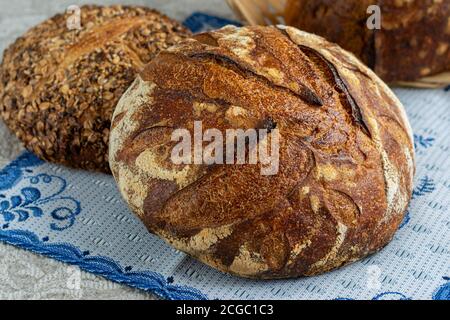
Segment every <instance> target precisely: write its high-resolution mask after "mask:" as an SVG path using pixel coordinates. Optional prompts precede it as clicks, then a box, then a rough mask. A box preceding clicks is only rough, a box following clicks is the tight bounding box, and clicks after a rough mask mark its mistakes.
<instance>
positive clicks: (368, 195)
mask: <svg viewBox="0 0 450 320" xmlns="http://www.w3.org/2000/svg"><path fill="white" fill-rule="evenodd" d="M196 120H198V121H200V120H201V121H202V125H203V130H206V129H207V128H217V129H219V130H220V131H221V132H225V130H226V129H231V128H235V129H244V130H245V129H250V128H267V127H268V126H270V127H272V128H277V129H278V130H279V134H280V139H279V141H280V164H279V172H278V173H277V174H275V175H269V176H264V175H261V172H260V169H261V165H260V164H257V165H254V164H244V165H239V164H236V165H230V164H223V165H220V164H215V165H209V166H208V165H198V164H197V165H195V164H191V165H184V164H181V165H176V164H174V163H173V162H172V161H171V158H170V156H171V150H172V148H173V147H174V145H175V144H176V143H177V142H175V141H171V134H172V132H173V130H175V129H178V128H182V129H187V130H189V131H190V132H191V134H193V127H194V121H196ZM268 124H269V125H268ZM269 134H270V133H269ZM109 159H110V165H111V170H112V172H113V174H114V177H115V179H116V180H117V182H118V186H119V189H120V191H121V193H122V195H123V197H124V199H125V200H126V201H127V202H128V204H129V205H130V207H131V209H132V210H133V211H134V212H135V213H136V214H137V215H138V216H139V217H140V219H142V221H143V222H144V223H145V225H146V226H147V228H148V229H149V230H150V231H151V232H153V233H155V234H157V235H159V236H160V237H162V238H164V239H165V240H166V241H168V242H169V243H170V244H172V245H173V246H174V247H175V248H177V249H180V250H182V251H184V252H186V253H188V254H190V255H192V256H194V257H196V258H198V259H199V260H201V261H203V262H204V263H206V264H208V265H210V266H213V267H214V268H217V269H219V270H221V271H224V272H229V273H232V274H236V275H240V276H244V277H251V278H286V277H296V276H303V275H314V274H318V273H322V272H325V271H328V270H331V269H333V268H337V267H339V266H342V265H345V264H347V263H350V262H352V261H355V260H357V259H360V258H362V257H364V256H366V255H368V254H370V253H372V252H375V251H377V250H379V249H380V248H382V247H383V246H385V245H386V244H387V243H388V242H389V241H390V240H391V239H392V237H393V235H394V233H395V231H396V230H397V228H398V226H399V224H400V222H401V221H402V219H403V216H404V213H405V210H406V207H407V204H408V201H409V198H410V196H411V190H412V179H413V174H414V150H413V142H412V133H411V128H410V126H409V123H408V120H407V118H406V115H405V112H404V109H403V106H402V105H401V103H400V102H399V101H398V99H397V98H396V97H395V96H394V95H393V93H392V92H391V91H390V89H389V88H388V87H387V86H386V85H385V84H384V83H383V82H382V81H381V80H380V79H379V78H378V77H377V76H376V75H375V74H374V73H373V72H372V71H370V70H369V69H368V68H367V67H365V66H364V65H363V64H362V63H360V62H359V60H357V59H356V58H355V57H354V56H353V55H352V54H350V53H348V52H346V51H344V50H343V49H341V48H340V47H338V46H337V45H334V44H332V43H329V42H327V41H326V40H324V39H323V38H320V37H318V36H315V35H312V34H308V33H305V32H302V31H299V30H297V29H295V28H291V27H285V26H277V27H258V26H257V27H242V28H237V27H233V26H227V27H224V28H222V29H219V30H216V31H211V32H208V33H203V34H199V35H196V36H194V37H193V38H192V39H187V40H184V41H182V42H180V43H179V44H177V45H175V46H174V47H171V48H170V49H168V50H166V51H163V52H161V53H160V54H159V55H158V56H157V57H156V58H155V59H153V60H152V61H151V62H150V63H149V64H148V65H147V66H146V67H145V68H144V70H143V71H142V72H140V74H139V75H138V77H137V78H136V80H135V81H134V83H133V84H132V85H131V86H130V87H129V88H128V90H127V91H126V92H125V94H124V95H123V96H122V98H121V100H120V101H119V103H118V106H117V108H116V110H115V112H114V118H113V122H112V127H111V135H110V157H109Z"/></svg>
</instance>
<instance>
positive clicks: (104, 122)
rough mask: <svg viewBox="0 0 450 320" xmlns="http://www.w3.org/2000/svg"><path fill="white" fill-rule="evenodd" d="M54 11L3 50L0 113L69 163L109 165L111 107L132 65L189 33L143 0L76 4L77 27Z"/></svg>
mask: <svg viewBox="0 0 450 320" xmlns="http://www.w3.org/2000/svg"><path fill="white" fill-rule="evenodd" d="M67 18H68V14H58V15H56V16H54V17H53V18H50V19H48V20H46V21H44V22H43V23H41V24H39V25H38V26H36V27H34V28H32V29H31V30H29V31H28V32H27V33H26V34H25V35H23V36H22V37H20V38H18V39H17V40H16V41H15V42H14V43H13V44H12V45H11V46H10V47H9V48H8V49H6V50H5V52H4V56H3V62H2V65H1V66H0V113H1V115H2V117H3V119H4V120H5V122H6V124H7V125H8V126H9V128H10V129H11V130H12V131H13V132H14V133H15V134H16V135H17V136H18V138H19V139H20V140H22V141H23V143H24V144H25V146H26V148H27V149H28V150H30V151H33V152H34V153H35V154H37V155H38V156H39V157H41V158H43V159H45V160H48V161H53V162H58V163H62V164H65V165H69V166H72V167H77V168H83V169H89V170H99V171H103V172H109V165H108V159H107V155H108V137H109V128H110V125H111V116H112V111H113V109H114V107H115V105H116V104H117V101H118V100H119V98H120V96H121V95H122V94H123V92H124V91H125V90H126V88H128V86H129V85H130V83H131V82H132V81H133V80H134V78H135V76H136V72H137V70H138V69H140V68H141V67H142V66H143V65H144V64H145V63H147V62H148V61H150V59H152V58H153V57H154V56H155V54H156V53H157V52H159V50H161V49H165V48H168V47H169V46H171V45H173V44H174V43H176V42H177V41H179V40H180V39H181V38H183V37H186V36H188V35H189V34H190V33H189V32H188V31H187V30H186V29H185V28H184V27H183V26H181V25H180V24H179V23H178V22H176V21H174V20H171V19H169V18H168V17H166V16H164V15H161V14H160V13H159V12H157V11H155V10H152V9H148V8H144V7H129V6H110V7H101V6H83V7H81V27H82V28H81V30H69V29H68V28H67V27H66V20H67Z"/></svg>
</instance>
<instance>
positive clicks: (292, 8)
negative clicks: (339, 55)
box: [285, 0, 450, 82]
mask: <svg viewBox="0 0 450 320" xmlns="http://www.w3.org/2000/svg"><path fill="white" fill-rule="evenodd" d="M370 5H378V6H379V7H380V9H381V29H380V30H376V29H375V30H370V29H369V28H367V26H366V22H367V19H368V17H369V16H370V14H368V13H367V8H368V7H369V6H370ZM285 19H286V24H288V25H292V26H295V27H297V28H299V29H301V30H304V31H307V32H311V33H315V34H318V35H320V36H323V37H325V38H326V39H328V40H329V41H332V42H336V43H337V44H339V45H341V46H342V47H343V48H344V49H347V50H349V51H350V52H353V53H354V54H356V55H357V56H358V57H359V58H360V59H361V60H362V61H363V62H364V63H366V64H367V65H368V66H369V67H370V68H372V69H373V70H375V72H376V73H377V74H378V75H379V76H380V77H381V78H382V79H383V80H385V81H387V82H396V81H412V80H416V79H418V78H422V77H424V76H429V75H433V74H436V73H440V72H443V71H448V70H450V1H449V0H376V1H373V0H314V1H311V0H288V2H287V6H286V14H285Z"/></svg>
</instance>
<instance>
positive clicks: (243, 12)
mask: <svg viewBox="0 0 450 320" xmlns="http://www.w3.org/2000/svg"><path fill="white" fill-rule="evenodd" d="M227 2H228V5H229V6H230V7H231V9H232V10H233V11H234V12H235V13H236V14H237V15H238V17H240V18H241V19H242V20H243V21H245V22H247V23H248V24H250V25H271V24H284V8H285V5H286V0H227ZM393 85H397V86H404V87H415V88H442V87H446V86H449V85H450V71H449V72H443V73H440V74H437V75H433V76H429V77H425V78H422V79H419V80H416V81H414V82H398V83H394V84H393Z"/></svg>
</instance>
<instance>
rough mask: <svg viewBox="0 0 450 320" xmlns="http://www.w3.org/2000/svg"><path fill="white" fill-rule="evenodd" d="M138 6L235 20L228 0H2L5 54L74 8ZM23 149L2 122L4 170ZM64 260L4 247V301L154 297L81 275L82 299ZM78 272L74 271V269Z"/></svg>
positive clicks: (0, 274) (0, 35) (0, 43)
mask: <svg viewBox="0 0 450 320" xmlns="http://www.w3.org/2000/svg"><path fill="white" fill-rule="evenodd" d="M86 3H96V4H112V3H121V4H137V5H146V6H149V7H153V8H156V9H158V10H160V11H162V12H164V13H166V14H167V15H169V16H170V17H172V18H176V19H179V20H183V19H184V18H186V17H187V16H188V15H189V14H190V13H192V12H194V11H202V12H206V13H210V14H214V15H219V16H223V17H227V18H232V17H233V15H232V13H231V11H230V10H229V8H228V7H227V5H226V3H225V1H224V0H135V1H129V0H122V1H75V0H72V1H67V0H58V1H52V0H48V1H44V0H13V1H11V0H0V30H1V31H0V52H2V53H3V50H4V49H5V48H6V47H7V46H8V45H9V44H10V43H12V42H13V41H14V39H15V38H17V37H18V36H20V35H21V34H22V33H24V32H25V31H26V30H27V29H29V28H30V27H31V26H33V25H35V24H37V23H39V22H41V21H42V20H45V19H46V18H48V17H50V16H52V15H54V14H55V13H58V12H63V11H65V9H66V8H67V7H68V6H69V5H72V4H75V5H82V4H86ZM22 150H23V148H22V147H21V145H20V143H19V142H18V140H17V139H16V138H15V137H14V136H13V135H12V134H11V133H10V132H9V131H8V129H7V127H6V126H5V124H4V123H3V122H2V121H1V120H0V167H2V166H3V165H5V164H6V163H8V162H9V161H10V160H12V159H13V158H14V157H16V156H17V155H18V154H19V153H20V152H21V151H22ZM68 268H69V267H68V266H67V265H65V264H63V263H61V262H57V261H55V260H51V259H48V258H44V257H42V256H39V255H35V254H33V253H31V252H28V251H24V250H21V249H17V248H15V247H12V246H9V245H5V244H3V243H0V299H73V298H81V299H154V298H155V297H154V296H153V295H151V294H146V293H144V292H142V291H139V290H135V289H132V288H129V287H126V286H123V285H119V284H117V283H113V282H110V281H107V280H104V279H103V278H101V277H98V276H95V275H92V274H89V273H85V272H81V289H82V290H81V292H82V294H81V295H80V296H77V297H74V296H73V295H72V292H73V290H70V289H69V288H68V284H67V274H68V273H67V269H68ZM70 268H73V267H70Z"/></svg>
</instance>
